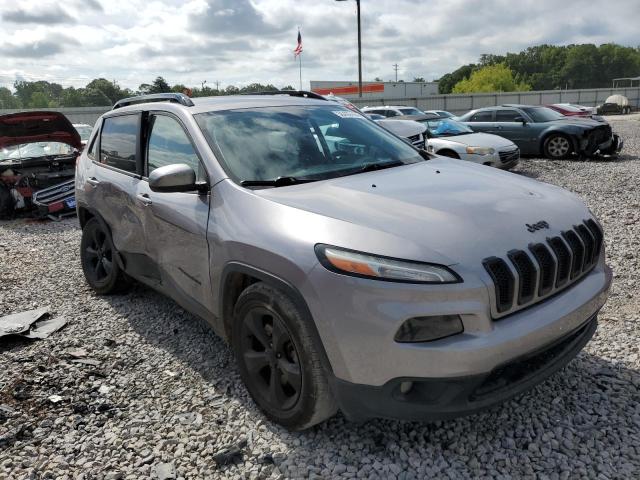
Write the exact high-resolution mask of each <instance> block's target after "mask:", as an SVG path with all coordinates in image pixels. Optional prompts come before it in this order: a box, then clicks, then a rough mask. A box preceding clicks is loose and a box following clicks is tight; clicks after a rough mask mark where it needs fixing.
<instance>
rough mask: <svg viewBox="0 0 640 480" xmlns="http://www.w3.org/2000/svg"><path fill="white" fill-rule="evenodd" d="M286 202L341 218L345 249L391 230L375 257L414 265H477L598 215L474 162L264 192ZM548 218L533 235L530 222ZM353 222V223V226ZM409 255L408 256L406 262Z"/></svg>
mask: <svg viewBox="0 0 640 480" xmlns="http://www.w3.org/2000/svg"><path fill="white" fill-rule="evenodd" d="M256 194H257V195H259V196H261V197H263V198H265V199H268V200H271V201H273V202H277V203H279V204H282V205H286V206H289V207H294V208H297V209H300V210H304V211H307V212H312V213H315V214H318V215H322V216H323V217H328V218H333V219H337V220H341V221H342V222H344V223H342V222H341V223H339V224H336V226H335V228H340V232H335V234H339V235H340V236H341V238H347V239H349V238H350V239H352V240H348V241H346V242H343V243H349V244H348V245H347V244H345V245H342V244H341V245H338V246H343V247H347V248H353V249H356V250H361V251H370V249H371V248H372V247H371V245H372V244H374V243H376V242H375V241H376V240H377V239H374V238H373V237H372V236H371V233H369V234H367V235H366V236H364V235H362V234H361V232H362V230H360V228H359V227H364V228H365V229H366V231H367V232H375V231H378V232H384V233H385V237H386V238H388V236H392V237H393V238H395V239H397V240H396V241H395V242H393V244H392V245H390V246H388V248H387V247H385V248H384V249H383V250H385V251H380V249H379V248H378V249H377V251H373V252H371V253H376V254H380V255H385V254H389V253H390V252H392V251H395V252H397V251H398V250H400V251H402V250H404V254H405V255H411V256H412V258H410V259H412V260H422V261H432V262H433V261H436V262H437V263H447V264H449V265H453V264H458V263H461V264H464V265H474V266H477V265H478V264H479V262H481V261H482V259H484V258H486V257H489V256H492V255H496V256H504V255H505V254H506V252H508V251H509V250H511V249H514V248H527V247H528V245H529V244H530V243H532V242H533V243H535V242H543V241H545V238H546V237H547V236H552V235H555V234H559V232H560V231H562V230H563V229H566V228H568V227H570V226H571V225H573V224H575V223H576V222H580V221H582V220H583V219H586V218H591V215H590V213H589V211H588V209H587V208H586V206H585V205H584V204H583V203H582V202H581V201H580V199H579V198H578V197H577V196H576V195H574V194H572V193H570V192H568V191H566V190H564V189H561V188H559V187H555V186H553V185H549V184H545V183H541V182H538V181H536V180H532V179H529V178H526V177H522V176H520V175H516V174H513V173H508V172H502V171H500V170H498V169H495V168H487V167H485V166H483V165H477V164H474V163H472V162H461V161H459V160H453V159H446V158H441V157H440V158H438V159H435V160H430V161H425V162H419V163H416V164H412V165H406V166H403V167H397V168H390V169H386V170H380V171H377V172H369V173H363V174H357V175H351V176H347V177H341V178H336V179H331V180H326V181H320V182H314V183H308V184H303V185H294V186H290V187H283V188H272V189H263V190H257V191H256ZM540 221H545V222H547V223H548V224H549V228H548V229H543V230H540V231H538V230H536V231H534V232H530V231H529V230H528V229H527V225H526V224H535V223H538V222H540ZM348 224H351V227H349V225H348ZM404 258H407V257H404Z"/></svg>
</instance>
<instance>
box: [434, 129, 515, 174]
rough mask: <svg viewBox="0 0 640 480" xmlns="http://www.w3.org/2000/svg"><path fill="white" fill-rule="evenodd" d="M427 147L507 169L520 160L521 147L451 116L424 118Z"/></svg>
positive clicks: (438, 151)
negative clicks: (478, 130) (471, 127)
mask: <svg viewBox="0 0 640 480" xmlns="http://www.w3.org/2000/svg"><path fill="white" fill-rule="evenodd" d="M421 123H423V125H425V126H426V127H427V131H426V134H427V151H428V152H430V153H435V154H437V155H442V156H445V157H452V158H459V159H460V160H467V161H469V162H475V163H481V164H482V165H489V166H491V167H497V168H501V169H504V170H508V169H510V168H511V167H514V166H515V165H517V164H518V161H519V160H520V150H519V149H518V147H517V146H516V145H515V144H514V143H513V142H512V141H511V140H507V139H506V138H503V137H499V136H498V135H491V134H488V133H474V131H473V130H471V129H470V128H469V127H467V126H466V125H464V124H463V123H460V122H458V121H456V120H452V119H451V118H437V119H425V120H423V121H422V122H421Z"/></svg>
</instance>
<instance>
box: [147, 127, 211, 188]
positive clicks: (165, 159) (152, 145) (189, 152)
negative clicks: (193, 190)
mask: <svg viewBox="0 0 640 480" xmlns="http://www.w3.org/2000/svg"><path fill="white" fill-rule="evenodd" d="M150 129H151V134H150V135H149V144H148V146H147V172H148V174H149V173H151V172H153V171H154V170H155V169H156V168H160V167H163V166H165V165H173V164H175V163H185V164H187V165H189V166H190V167H191V168H193V170H194V171H195V172H196V173H197V177H198V178H197V179H198V181H200V180H204V178H205V175H204V170H203V168H202V166H201V163H200V159H199V158H198V155H196V152H195V150H194V149H193V146H192V145H191V141H190V140H189V137H188V136H187V134H186V133H185V131H184V129H183V128H182V125H180V124H179V123H178V122H177V121H176V120H175V119H173V118H171V117H168V116H166V115H154V116H152V117H151V123H150Z"/></svg>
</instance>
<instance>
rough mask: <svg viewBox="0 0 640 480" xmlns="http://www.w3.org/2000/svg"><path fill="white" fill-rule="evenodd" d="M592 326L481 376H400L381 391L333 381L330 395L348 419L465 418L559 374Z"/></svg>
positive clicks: (586, 325) (590, 321) (594, 323)
mask: <svg viewBox="0 0 640 480" xmlns="http://www.w3.org/2000/svg"><path fill="white" fill-rule="evenodd" d="M596 327H597V316H596V315H593V316H592V317H591V318H589V319H588V320H587V321H586V322H584V323H583V324H582V325H580V326H579V327H578V328H577V329H575V330H573V331H572V332H570V333H569V334H566V335H565V336H563V337H562V338H559V339H557V340H555V341H554V342H551V343H550V344H547V345H545V346H544V347H542V348H540V349H537V350H535V351H533V352H529V353H527V354H525V355H522V356H520V357H518V358H515V359H513V360H510V361H509V362H506V363H504V364H501V365H499V366H497V367H496V368H494V369H493V370H492V371H490V372H488V373H485V374H480V375H471V376H465V377H450V378H413V377H403V378H397V379H393V380H391V381H389V382H387V383H386V384H385V385H383V386H381V387H372V386H368V385H358V384H354V383H350V382H345V381H342V380H337V379H334V381H333V384H332V387H333V393H334V396H335V398H336V400H337V402H338V405H339V406H340V409H341V410H342V412H343V414H344V415H345V416H346V417H347V418H348V419H350V420H353V421H364V420H367V419H369V418H379V417H381V418H392V419H401V420H425V421H434V420H445V419H448V418H455V417H459V416H463V415H468V414H471V413H475V412H477V411H480V410H483V409H485V408H489V407H491V406H493V405H495V404H498V403H501V402H504V401H506V400H508V399H509V398H511V397H514V396H516V395H518V394H520V393H523V392H525V391H527V390H529V389H530V388H532V387H533V386H534V385H536V384H538V383H540V382H542V381H543V380H545V379H546V378H548V377H549V376H551V375H552V374H553V373H555V372H557V371H558V370H560V369H561V368H562V367H564V366H565V365H566V364H567V363H569V362H570V361H571V360H572V359H573V358H574V357H575V356H576V355H577V354H578V353H579V352H580V350H582V348H583V347H584V346H585V345H586V343H587V342H588V341H589V340H590V339H591V337H592V336H593V334H594V332H595V331H596ZM402 386H404V387H405V389H402Z"/></svg>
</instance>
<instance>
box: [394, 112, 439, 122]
mask: <svg viewBox="0 0 640 480" xmlns="http://www.w3.org/2000/svg"><path fill="white" fill-rule="evenodd" d="M385 118H386V117H385ZM389 120H413V121H416V122H419V121H421V120H442V117H440V116H438V115H436V114H435V113H425V114H424V115H417V114H416V115H396V116H395V117H389Z"/></svg>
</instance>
